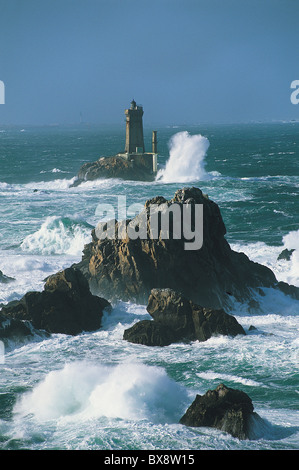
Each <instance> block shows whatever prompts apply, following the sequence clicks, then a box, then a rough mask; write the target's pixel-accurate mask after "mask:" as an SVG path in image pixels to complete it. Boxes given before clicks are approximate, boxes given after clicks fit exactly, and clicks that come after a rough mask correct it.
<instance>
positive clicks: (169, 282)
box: [75, 187, 299, 309]
mask: <svg viewBox="0 0 299 470" xmlns="http://www.w3.org/2000/svg"><path fill="white" fill-rule="evenodd" d="M171 204H177V205H178V206H179V207H180V208H181V209H182V207H183V206H184V205H186V204H189V205H191V206H193V207H194V206H195V204H202V205H203V245H202V247H201V248H200V249H197V250H186V249H185V242H186V239H184V237H182V238H181V239H175V238H174V237H173V232H172V227H171V224H170V230H169V239H165V237H162V236H161V233H162V232H161V231H160V232H159V233H158V235H159V236H158V237H156V238H151V237H150V233H151V232H150V229H151V226H150V218H149V214H150V211H151V209H152V207H153V206H155V207H157V205H159V209H160V208H163V209H164V210H167V208H168V207H169V206H170V205H171ZM144 215H145V216H146V217H147V227H146V230H147V237H145V238H144V239H142V238H137V239H135V240H134V239H132V238H130V237H128V236H127V237H126V238H121V237H119V238H118V237H117V233H118V228H119V227H120V226H121V225H122V224H123V222H116V237H115V238H114V239H113V238H104V239H98V237H97V233H98V231H97V228H96V230H93V233H92V238H93V240H92V242H91V243H90V244H88V245H86V246H85V248H84V251H83V257H82V261H81V262H80V263H78V264H76V265H75V266H76V267H78V268H79V269H81V270H82V272H83V273H84V275H85V276H86V277H87V278H88V280H89V283H90V287H91V290H92V292H94V293H98V294H99V295H103V296H104V297H105V298H107V299H109V300H124V301H128V300H131V301H135V302H137V303H146V302H147V299H148V297H149V295H150V292H151V289H153V288H168V287H169V288H171V289H173V290H175V291H179V292H182V294H184V295H185V296H186V297H187V298H188V299H191V300H192V301H193V302H195V303H197V304H199V305H201V306H203V307H208V308H225V309H227V308H230V306H231V303H232V300H233V298H235V299H237V300H238V301H240V302H247V301H250V300H251V299H252V290H253V289H259V288H265V287H274V288H280V286H279V285H278V283H277V280H276V278H275V275H274V273H273V272H272V271H271V270H270V269H269V268H267V267H266V266H263V265H261V264H258V263H255V262H253V261H251V260H250V259H249V258H248V257H247V256H246V255H245V254H244V253H238V252H236V251H233V250H232V249H231V248H230V246H229V244H228V242H227V241H226V239H225V234H226V228H225V225H224V222H223V220H222V216H221V213H220V210H219V207H218V205H217V204H216V203H215V202H213V201H211V200H210V199H209V198H208V197H207V196H205V195H204V194H203V193H202V191H201V190H200V189H199V188H195V187H192V188H185V189H181V190H178V191H177V192H176V193H175V195H174V197H173V199H171V200H169V201H167V200H166V199H165V198H164V197H162V196H159V197H155V198H153V199H151V200H149V201H147V202H146V203H145V207H144V211H143V213H141V214H139V216H137V217H135V218H134V219H133V220H132V221H129V220H127V221H126V222H125V223H126V225H127V226H128V225H129V224H132V223H133V224H138V222H139V221H140V220H142V217H143V216H144ZM102 225H103V224H102ZM292 295H294V296H296V298H297V299H299V289H298V288H294V289H292Z"/></svg>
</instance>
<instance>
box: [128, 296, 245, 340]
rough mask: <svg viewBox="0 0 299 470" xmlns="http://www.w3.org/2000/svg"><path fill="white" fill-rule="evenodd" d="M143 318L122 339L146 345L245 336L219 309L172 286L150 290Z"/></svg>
mask: <svg viewBox="0 0 299 470" xmlns="http://www.w3.org/2000/svg"><path fill="white" fill-rule="evenodd" d="M147 311H148V312H149V314H150V315H151V316H152V317H153V321H152V320H143V321H141V322H138V323H136V324H135V325H133V326H132V327H131V328H128V329H127V330H125V331H124V336H123V337H124V339H125V340H127V341H129V342H131V343H138V344H144V345H147V346H167V345H169V344H171V343H175V342H178V341H195V340H198V341H206V340H207V339H209V338H211V336H213V335H229V336H236V335H239V334H241V335H245V334H246V333H245V331H244V329H243V327H242V326H241V325H240V324H239V323H238V322H237V320H236V319H235V318H234V317H233V316H232V315H229V314H227V313H225V312H224V310H222V309H218V310H214V309H208V308H203V307H201V306H199V305H196V304H194V303H193V302H191V301H189V300H188V299H187V298H186V297H184V296H183V295H181V294H179V293H177V292H175V291H173V290H171V289H153V290H152V292H151V295H150V296H149V300H148V306H147Z"/></svg>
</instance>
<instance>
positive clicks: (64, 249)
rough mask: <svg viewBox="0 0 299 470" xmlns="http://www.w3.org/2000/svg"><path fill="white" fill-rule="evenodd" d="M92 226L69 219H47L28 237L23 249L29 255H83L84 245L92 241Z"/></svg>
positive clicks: (53, 217) (22, 244) (23, 243)
mask: <svg viewBox="0 0 299 470" xmlns="http://www.w3.org/2000/svg"><path fill="white" fill-rule="evenodd" d="M91 229H92V226H91V225H89V224H87V223H86V222H81V221H76V220H72V219H70V218H68V217H59V216H51V217H47V218H46V220H45V222H44V223H43V224H42V226H41V227H40V229H39V230H37V231H36V232H34V233H32V234H30V235H28V236H27V237H26V238H25V239H24V241H23V242H22V243H21V249H22V250H23V251H25V252H28V253H37V254H42V255H50V254H52V255H53V254H70V255H74V254H81V252H82V250H83V247H84V244H85V243H88V242H89V241H90V237H91V235H90V233H91Z"/></svg>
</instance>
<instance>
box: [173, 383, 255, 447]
mask: <svg viewBox="0 0 299 470" xmlns="http://www.w3.org/2000/svg"><path fill="white" fill-rule="evenodd" d="M253 410H254V407H253V404H252V400H251V398H250V397H249V396H248V395H247V394H246V393H245V392H243V391H241V390H235V389H232V388H229V387H227V386H226V385H224V384H220V385H218V387H217V388H216V389H215V390H208V391H207V392H206V393H205V394H204V395H196V398H195V400H194V401H193V403H192V404H191V405H190V407H189V408H188V409H187V411H186V413H185V414H184V416H182V418H181V419H180V423H181V424H184V425H186V426H195V427H202V426H203V427H212V428H216V429H219V430H221V431H224V432H227V433H229V434H231V435H232V436H233V437H236V438H238V439H250V438H251V437H252V435H253V434H254V433H253V430H252V429H251V427H252V422H253V420H252V418H254V417H259V416H258V415H257V414H256V413H254V411H253Z"/></svg>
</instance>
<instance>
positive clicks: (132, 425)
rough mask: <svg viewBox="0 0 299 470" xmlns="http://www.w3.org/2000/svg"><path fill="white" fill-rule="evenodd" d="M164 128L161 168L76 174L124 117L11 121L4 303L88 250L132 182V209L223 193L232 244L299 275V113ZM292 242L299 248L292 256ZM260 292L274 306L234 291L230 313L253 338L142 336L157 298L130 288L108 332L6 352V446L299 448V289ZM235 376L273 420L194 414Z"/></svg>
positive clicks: (1, 260) (37, 339) (0, 252)
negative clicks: (150, 342)
mask: <svg viewBox="0 0 299 470" xmlns="http://www.w3.org/2000/svg"><path fill="white" fill-rule="evenodd" d="M155 130H157V135H158V150H159V158H158V164H159V167H158V169H159V171H158V175H157V178H156V180H155V181H153V182H136V181H124V180H122V179H99V180H96V181H85V182H83V183H82V184H81V185H79V186H75V187H74V186H72V184H73V182H74V181H75V179H76V175H77V172H78V170H79V168H80V166H81V165H82V164H83V163H86V162H91V161H94V160H97V159H98V158H100V157H102V156H108V155H113V154H116V153H118V152H120V151H123V147H124V140H125V135H124V129H123V127H122V126H109V125H104V126H102V125H91V124H90V125H89V124H84V123H82V124H80V125H69V126H66V125H65V126H62V125H61V126H60V125H53V126H39V127H34V126H23V127H22V126H0V270H1V271H2V273H3V274H4V275H6V276H9V277H12V278H14V281H12V282H9V283H1V284H0V304H3V305H5V304H6V303H7V302H9V301H12V300H17V299H20V298H21V297H22V296H23V295H24V294H25V293H26V292H28V291H32V290H35V291H41V290H42V289H43V286H44V280H45V278H46V277H47V276H49V275H50V274H53V273H56V272H57V271H59V270H62V269H64V268H66V267H68V266H70V265H71V264H73V263H75V262H79V261H80V260H81V256H82V250H83V247H84V245H85V244H87V243H89V242H90V241H91V230H92V229H93V228H94V227H95V226H96V224H97V223H98V222H99V220H98V219H99V210H98V208H99V205H101V204H110V205H113V207H115V210H116V211H117V207H118V206H117V204H118V200H119V197H120V196H122V201H123V200H124V197H125V198H126V204H127V206H128V207H129V206H131V205H132V204H136V203H138V204H142V205H143V204H144V203H145V201H146V200H148V199H150V198H152V197H154V196H157V195H162V196H164V197H166V198H168V199H171V198H172V197H173V196H174V194H175V192H176V191H177V190H178V189H182V188H184V187H190V186H196V187H198V188H200V189H201V190H202V191H203V192H204V193H205V194H208V196H209V198H210V199H212V200H213V201H215V202H216V203H217V204H218V206H219V207H220V210H221V214H222V217H223V220H224V223H225V226H226V229H227V234H226V239H227V241H228V243H229V244H230V246H231V247H232V249H234V250H236V251H238V252H243V253H246V254H247V255H248V256H249V258H250V259H251V260H253V261H255V262H258V263H261V264H264V265H265V266H268V267H270V268H271V269H272V270H273V272H274V273H275V275H276V277H277V280H279V281H284V282H288V283H289V284H292V285H295V286H298V287H299V203H298V200H299V198H298V196H299V164H298V162H299V122H296V121H293V122H282V121H281V122H271V123H265V122H251V123H239V124H238V123H237V124H194V125H169V126H166V125H165V126H160V127H159V126H158V127H156V128H155ZM151 132H152V129H151V128H150V126H148V127H145V128H144V139H145V146H146V148H147V150H148V151H151ZM284 249H288V250H294V251H292V252H290V253H291V254H290V259H278V257H279V255H280V253H281V252H282V251H283V250H284ZM255 299H256V300H257V301H259V303H260V306H261V310H260V311H256V312H254V311H252V310H250V309H249V308H248V305H246V304H240V303H238V302H235V303H234V305H233V309H232V310H231V311H230V312H228V313H231V314H232V315H234V316H235V317H236V319H237V320H238V322H239V323H240V324H241V325H242V326H243V328H244V329H245V332H246V333H247V334H246V336H237V337H227V336H214V337H212V338H210V339H209V340H207V341H205V342H198V341H194V342H190V343H176V344H172V345H170V346H167V347H148V346H143V345H137V344H132V343H128V342H126V341H125V340H123V333H124V330H125V329H127V328H128V327H130V326H132V325H133V324H134V323H135V322H137V321H140V320H142V319H149V318H150V316H149V314H148V313H147V310H146V305H139V304H135V303H134V302H121V301H119V302H115V303H113V309H112V312H111V313H105V316H104V318H103V324H102V327H101V329H99V330H98V331H95V332H92V333H90V332H84V333H82V334H79V335H77V336H68V335H64V334H53V335H51V336H49V337H47V336H45V335H43V334H39V333H37V334H36V335H35V336H34V337H33V338H31V340H30V341H25V340H24V341H18V340H15V341H11V342H10V343H9V344H7V345H6V346H5V348H4V349H3V348H2V349H3V351H2V356H1V357H0V449H2V450H110V451H111V450H112V451H120V450H126V451H134V450H147V451H154V450H155V451H157V450H160V451H167V450H176V451H184V450H189V451H190V450H193V451H194V452H196V451H200V450H251V451H254V450H297V449H298V447H299V411H298V398H299V395H298V393H299V383H298V378H299V374H298V346H299V338H298V327H299V320H298V319H299V301H298V300H294V299H292V298H291V297H288V296H286V295H284V294H283V293H282V292H280V291H276V290H273V289H264V290H263V292H259V293H257V294H256V297H255ZM252 326H254V327H255V329H253V328H251V327H252ZM220 383H224V384H225V385H227V386H228V387H231V388H235V389H239V390H242V391H244V392H245V393H247V394H248V395H249V397H250V398H251V399H252V402H253V405H254V411H255V412H256V413H257V414H258V415H259V416H260V417H261V418H262V419H261V420H256V421H255V422H254V423H253V426H254V437H253V439H250V440H247V439H246V440H239V439H237V438H234V437H232V436H231V435H229V434H227V433H224V432H222V431H218V430H216V429H212V428H204V427H200V428H195V427H187V426H184V425H182V424H180V423H179V420H180V418H181V417H182V416H183V414H184V413H185V411H186V409H187V408H188V407H189V406H190V404H191V403H192V402H193V400H194V399H195V396H196V395H197V394H200V395H203V394H204V393H206V392H207V391H208V390H211V389H215V388H216V387H217V386H218V385H219V384H220Z"/></svg>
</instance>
